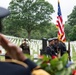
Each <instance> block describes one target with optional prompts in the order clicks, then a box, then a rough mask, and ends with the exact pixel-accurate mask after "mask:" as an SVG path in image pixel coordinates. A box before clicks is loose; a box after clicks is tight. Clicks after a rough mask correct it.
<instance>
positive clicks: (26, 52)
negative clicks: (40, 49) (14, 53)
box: [20, 39, 30, 54]
mask: <svg viewBox="0 0 76 75" xmlns="http://www.w3.org/2000/svg"><path fill="white" fill-rule="evenodd" d="M20 47H21V48H22V51H23V53H25V54H30V49H29V46H28V45H27V43H26V39H24V40H23V42H22V44H21V45H20Z"/></svg>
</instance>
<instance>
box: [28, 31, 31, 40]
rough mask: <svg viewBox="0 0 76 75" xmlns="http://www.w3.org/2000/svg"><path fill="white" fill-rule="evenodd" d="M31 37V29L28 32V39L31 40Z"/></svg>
mask: <svg viewBox="0 0 76 75" xmlns="http://www.w3.org/2000/svg"><path fill="white" fill-rule="evenodd" d="M30 38H31V31H30V32H28V40H30Z"/></svg>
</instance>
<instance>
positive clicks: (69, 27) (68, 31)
mask: <svg viewBox="0 0 76 75" xmlns="http://www.w3.org/2000/svg"><path fill="white" fill-rule="evenodd" d="M72 27H73V26H71V25H69V24H65V36H66V40H67V41H68V40H70V39H69V37H70V36H69V34H70V33H71V31H72Z"/></svg>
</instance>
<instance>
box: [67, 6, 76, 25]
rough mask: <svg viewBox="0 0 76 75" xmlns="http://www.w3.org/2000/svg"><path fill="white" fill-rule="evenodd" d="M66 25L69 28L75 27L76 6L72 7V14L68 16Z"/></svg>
mask: <svg viewBox="0 0 76 75" xmlns="http://www.w3.org/2000/svg"><path fill="white" fill-rule="evenodd" d="M67 23H68V24H69V25H71V26H74V25H76V6H74V8H73V10H72V13H71V14H70V15H69V16H68V21H67Z"/></svg>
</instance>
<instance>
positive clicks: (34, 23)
mask: <svg viewBox="0 0 76 75" xmlns="http://www.w3.org/2000/svg"><path fill="white" fill-rule="evenodd" d="M9 10H10V12H11V15H10V16H9V17H8V18H7V19H8V23H10V24H8V25H9V27H10V28H11V30H12V29H15V30H17V29H20V30H21V29H24V30H26V31H27V33H28V39H30V35H31V31H32V30H38V29H42V30H44V29H45V28H44V27H46V26H49V25H50V24H51V20H52V18H51V14H52V13H53V12H54V10H53V6H52V5H51V4H50V3H48V2H47V1H45V0H12V1H11V2H10V6H9ZM10 32H11V31H10ZM21 34H22V33H21Z"/></svg>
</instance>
